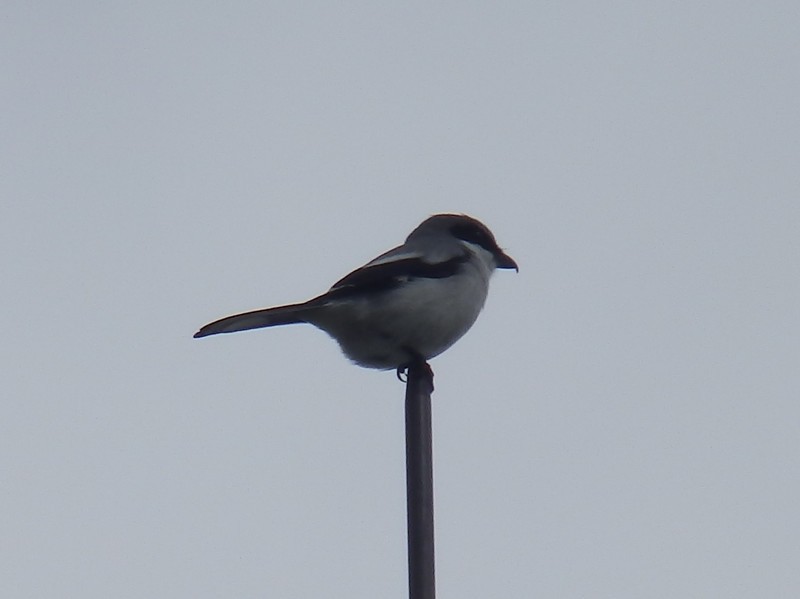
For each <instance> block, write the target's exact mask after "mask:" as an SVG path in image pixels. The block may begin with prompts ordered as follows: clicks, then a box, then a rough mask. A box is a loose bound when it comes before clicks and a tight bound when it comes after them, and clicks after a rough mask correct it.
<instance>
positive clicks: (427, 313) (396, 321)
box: [194, 214, 519, 374]
mask: <svg viewBox="0 0 800 599" xmlns="http://www.w3.org/2000/svg"><path fill="white" fill-rule="evenodd" d="M495 268H513V269H514V270H516V271H519V269H518V268H517V263H516V262H514V260H513V259H512V258H511V257H510V256H508V255H507V254H505V253H504V252H503V250H501V249H500V247H499V246H498V245H497V242H496V241H495V239H494V235H492V232H491V231H489V229H488V228H487V227H486V226H485V225H483V224H482V223H480V222H479V221H477V220H475V219H474V218H471V217H469V216H466V215H461V214H437V215H435V216H431V217H430V218H428V219H427V220H425V221H424V222H423V223H422V224H420V225H419V226H418V227H417V228H416V229H414V230H413V231H412V232H411V234H410V235H409V236H408V238H406V241H405V243H404V244H403V245H401V246H399V247H396V248H394V249H393V250H389V251H388V252H386V253H385V254H381V255H380V256H378V257H377V258H375V259H374V260H372V261H371V262H368V263H367V264H365V265H364V266H362V267H361V268H359V269H357V270H354V271H353V272H351V273H350V274H349V275H347V276H346V277H344V278H343V279H341V280H340V281H338V282H337V283H334V285H333V287H331V288H330V289H329V290H328V291H327V292H325V293H323V294H322V295H320V296H319V297H315V298H314V299H311V300H308V301H307V302H304V303H302V304H291V305H287V306H277V307H275V308H266V309H263V310H255V311H253V312H245V313H243V314H236V315H234V316H228V317H226V318H222V319H220V320H217V321H215V322H212V323H210V324H207V325H205V326H204V327H203V328H201V329H200V330H199V331H197V332H196V333H195V334H194V336H195V337H206V336H207V335H216V334H218V333H233V332H235V331H244V330H247V329H259V328H262V327H272V326H276V325H281V324H295V323H300V322H307V323H310V324H313V325H314V326H316V327H318V328H320V329H322V330H323V331H325V332H326V333H328V334H329V335H330V336H331V337H333V338H334V339H336V341H337V342H338V343H339V345H340V346H341V348H342V351H343V352H344V353H345V355H346V356H347V357H348V358H350V359H351V360H352V361H353V362H355V363H356V364H358V365H359V366H364V367H365V368H377V369H381V370H389V369H397V371H398V374H399V373H400V372H402V371H403V370H405V369H406V368H407V367H408V366H410V365H411V364H412V363H417V362H420V361H427V360H429V359H430V358H433V357H434V356H438V355H439V354H440V353H442V352H443V351H444V350H446V349H447V348H448V347H450V346H451V345H453V343H455V342H456V341H458V339H460V338H461V336H462V335H463V334H464V333H466V332H467V331H468V330H469V328H470V327H471V326H472V324H473V323H474V322H475V319H476V318H477V317H478V313H479V312H480V311H481V308H483V303H484V302H485V301H486V294H487V292H488V291H489V277H490V276H491V275H492V272H493V271H494V269H495Z"/></svg>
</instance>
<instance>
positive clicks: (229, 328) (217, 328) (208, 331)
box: [194, 304, 310, 339]
mask: <svg viewBox="0 0 800 599" xmlns="http://www.w3.org/2000/svg"><path fill="white" fill-rule="evenodd" d="M309 309H310V308H309V307H308V306H307V305H306V304H291V305H289V306H278V307H277V308H265V309H264V310H253V311H252V312H244V313H242V314H234V315H233V316H226V317H225V318H220V319H219V320H215V321H214V322H211V323H209V324H207V325H205V326H204V327H203V328H201V329H200V330H199V331H197V332H196V333H195V334H194V337H195V339H197V338H198V337H207V336H208V335H217V334H219V333H235V332H236V331H247V330H249V329H261V328H264V327H274V326H277V325H280V324H295V323H298V322H306V320H305V319H304V318H303V312H305V311H307V310H309Z"/></svg>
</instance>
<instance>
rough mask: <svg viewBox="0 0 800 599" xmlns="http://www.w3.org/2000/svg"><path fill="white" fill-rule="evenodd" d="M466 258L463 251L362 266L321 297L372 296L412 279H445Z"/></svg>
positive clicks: (456, 270)
mask: <svg viewBox="0 0 800 599" xmlns="http://www.w3.org/2000/svg"><path fill="white" fill-rule="evenodd" d="M468 260H469V254H468V253H467V252H466V251H465V252H463V253H461V254H459V255H457V256H454V257H453V258H450V259H449V260H445V261H444V262H434V263H430V262H425V261H424V260H422V259H421V258H417V257H413V258H403V259H401V260H395V261H392V262H381V263H378V264H374V265H367V266H362V267H361V268H359V269H358V270H354V271H353V272H351V273H350V274H349V275H347V276H346V277H344V278H343V279H341V280H340V281H337V282H336V283H334V285H333V287H331V289H330V291H328V293H326V294H325V295H324V296H323V297H325V298H326V299H331V298H335V299H341V298H346V297H354V296H359V295H372V294H375V293H382V292H385V291H390V290H392V289H395V288H397V287H398V286H399V285H401V284H403V283H405V282H406V281H409V280H411V279H444V278H447V277H451V276H453V275H454V274H456V273H457V272H458V270H459V268H460V267H461V265H462V264H464V263H465V262H467V261H468Z"/></svg>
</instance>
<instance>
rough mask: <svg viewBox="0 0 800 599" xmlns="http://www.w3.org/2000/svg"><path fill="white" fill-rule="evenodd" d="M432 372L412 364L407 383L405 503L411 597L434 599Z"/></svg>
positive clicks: (422, 365)
mask: <svg viewBox="0 0 800 599" xmlns="http://www.w3.org/2000/svg"><path fill="white" fill-rule="evenodd" d="M432 391H433V371H432V370H431V368H430V366H428V364H427V363H426V362H423V361H420V362H417V363H414V364H412V365H411V366H410V367H409V369H408V380H407V383H406V500H407V503H408V596H409V598H410V599H434V598H435V597H436V583H435V579H434V554H433V434H432V430H431V392H432Z"/></svg>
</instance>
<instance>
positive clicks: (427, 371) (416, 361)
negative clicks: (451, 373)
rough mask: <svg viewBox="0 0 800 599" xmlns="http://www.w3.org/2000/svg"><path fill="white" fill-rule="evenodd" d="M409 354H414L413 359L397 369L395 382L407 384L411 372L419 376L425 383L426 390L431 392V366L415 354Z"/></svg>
mask: <svg viewBox="0 0 800 599" xmlns="http://www.w3.org/2000/svg"><path fill="white" fill-rule="evenodd" d="M409 353H412V354H414V358H413V359H412V360H411V361H410V362H407V363H406V364H401V365H400V366H398V367H397V380H399V381H400V382H402V383H406V384H407V383H408V378H409V375H410V373H411V371H412V370H413V371H416V372H418V373H419V375H421V377H422V379H423V380H424V381H426V382H427V384H428V385H427V386H428V388H429V389H430V390H431V391H433V369H432V368H431V365H430V364H428V363H427V362H426V361H425V360H424V359H423V358H422V356H420V355H418V354H416V352H409Z"/></svg>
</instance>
